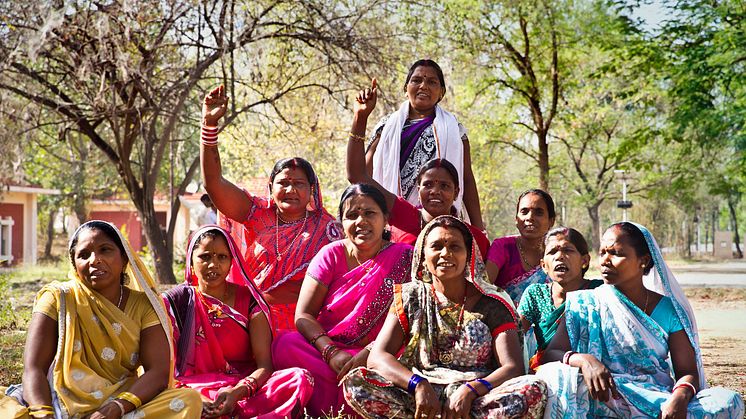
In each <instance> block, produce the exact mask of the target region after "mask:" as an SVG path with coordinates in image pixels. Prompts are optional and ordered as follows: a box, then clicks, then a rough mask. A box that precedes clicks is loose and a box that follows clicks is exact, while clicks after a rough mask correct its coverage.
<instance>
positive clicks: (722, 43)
mask: <svg viewBox="0 0 746 419" xmlns="http://www.w3.org/2000/svg"><path fill="white" fill-rule="evenodd" d="M671 7H672V9H671V10H672V12H673V13H675V14H676V16H677V18H676V19H675V20H673V19H672V20H670V21H668V22H666V23H665V25H664V28H663V30H662V31H661V35H660V36H659V42H660V43H661V45H662V47H663V50H664V51H667V54H666V61H667V62H666V67H665V70H666V71H667V79H668V82H669V88H668V98H669V100H670V102H671V112H670V114H669V120H668V128H669V130H670V131H669V136H670V139H671V140H673V141H676V142H680V143H691V144H692V145H691V146H692V147H699V148H701V149H703V150H704V152H705V153H707V154H711V155H716V156H717V159H716V161H717V164H714V165H708V166H704V167H702V173H704V174H706V176H705V178H706V179H707V180H708V181H709V183H708V184H709V185H710V187H709V194H711V195H713V196H715V197H720V198H721V199H723V200H725V203H726V206H727V208H728V214H729V217H730V220H731V221H730V224H731V228H732V229H733V231H734V239H735V242H736V248H737V252H738V256H739V257H743V252H742V251H741V249H740V236H739V232H738V229H739V219H740V218H742V214H739V213H740V211H738V208H739V206H740V204H741V197H742V195H743V192H744V189H745V188H746V9H744V5H743V2H741V1H732V0H726V1H721V2H709V1H701V0H686V1H680V2H677V3H675V4H674V5H672V6H671Z"/></svg>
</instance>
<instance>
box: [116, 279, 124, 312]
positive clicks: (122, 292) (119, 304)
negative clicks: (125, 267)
mask: <svg viewBox="0 0 746 419" xmlns="http://www.w3.org/2000/svg"><path fill="white" fill-rule="evenodd" d="M122 297H124V285H123V284H122V283H121V282H120V283H119V301H118V302H117V308H118V309H120V310H121V309H122V308H121V307H120V306H121V305H122Z"/></svg>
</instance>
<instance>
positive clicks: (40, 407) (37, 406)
mask: <svg viewBox="0 0 746 419" xmlns="http://www.w3.org/2000/svg"><path fill="white" fill-rule="evenodd" d="M28 410H54V407H52V406H49V405H46V404H32V405H29V407H28Z"/></svg>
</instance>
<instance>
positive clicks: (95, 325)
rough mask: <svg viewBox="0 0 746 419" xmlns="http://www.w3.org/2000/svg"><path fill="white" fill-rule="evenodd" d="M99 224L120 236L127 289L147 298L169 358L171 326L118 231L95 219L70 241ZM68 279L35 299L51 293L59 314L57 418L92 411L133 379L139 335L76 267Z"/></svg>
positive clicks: (54, 386)
mask: <svg viewBox="0 0 746 419" xmlns="http://www.w3.org/2000/svg"><path fill="white" fill-rule="evenodd" d="M97 223H98V224H99V226H100V225H101V223H103V224H106V225H108V226H109V227H111V230H113V231H115V232H116V234H117V235H118V238H119V241H120V242H121V243H122V246H123V247H124V250H125V253H126V255H127V259H128V261H129V263H127V267H126V269H125V273H126V274H127V276H128V277H129V278H130V281H129V284H127V287H128V288H130V289H131V290H134V291H140V292H144V293H145V295H146V296H147V298H148V301H149V302H150V305H151V306H152V307H153V309H154V310H155V312H156V314H157V315H158V319H159V321H160V323H161V326H162V327H163V330H164V332H165V333H166V337H167V339H168V345H169V354H173V348H174V346H173V341H172V336H173V334H172V331H171V322H170V320H169V317H168V314H167V312H166V308H165V306H164V304H163V302H162V300H161V298H160V297H159V295H158V293H157V291H156V288H155V281H154V280H153V278H152V276H151V275H150V273H149V272H148V270H147V269H146V268H145V265H144V264H143V263H142V261H141V260H140V258H139V257H138V256H137V254H136V253H135V252H134V251H133V250H132V248H131V246H130V244H129V243H128V242H127V240H126V239H125V238H124V237H123V236H122V233H121V232H120V231H119V229H117V228H116V227H114V226H113V225H112V224H110V223H107V222H105V221H98V220H94V221H89V222H87V223H85V224H83V225H81V226H80V227H79V228H78V230H77V231H76V232H75V235H73V237H76V236H77V235H78V233H79V232H80V231H81V230H82V229H90V228H97V226H96V224H97ZM70 244H71V245H72V242H71V243H70ZM71 264H72V262H71ZM68 279H69V280H68V281H65V282H53V283H51V284H49V285H47V286H45V287H44V288H42V292H40V293H39V295H41V294H42V293H43V291H48V292H51V293H52V295H54V297H55V300H56V303H57V307H58V309H59V315H58V319H57V322H58V328H59V329H58V344H57V353H56V355H55V359H54V362H53V363H52V366H51V369H52V379H51V383H50V384H51V388H52V391H53V392H55V393H56V398H57V399H58V400H59V401H60V402H61V403H60V404H59V406H56V407H59V408H60V409H62V410H63V412H60V413H63V415H70V416H72V415H75V414H79V413H86V412H90V411H92V410H95V409H96V408H97V407H98V406H100V405H101V404H102V403H104V402H105V401H106V400H107V399H108V398H110V397H115V396H116V395H117V394H119V392H121V391H124V389H127V388H129V387H130V386H131V385H132V383H133V382H134V381H135V380H136V379H137V376H138V367H139V365H140V362H139V353H138V351H139V341H140V330H139V328H138V325H137V323H136V322H134V321H133V320H132V319H130V318H128V317H127V316H125V315H124V313H123V312H122V311H121V310H119V309H118V308H117V307H116V305H114V304H112V303H111V302H110V301H109V300H107V299H106V298H104V297H103V296H101V295H100V294H98V293H97V292H96V291H94V290H92V289H91V288H89V287H88V285H87V284H86V283H85V282H84V281H83V280H82V279H81V278H80V277H79V276H78V274H77V272H76V270H75V267H74V265H73V266H72V267H71V269H70V272H69V273H68ZM169 362H170V363H171V368H169V371H171V372H170V376H169V387H172V385H173V356H170V359H169Z"/></svg>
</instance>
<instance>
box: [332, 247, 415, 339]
mask: <svg viewBox="0 0 746 419" xmlns="http://www.w3.org/2000/svg"><path fill="white" fill-rule="evenodd" d="M340 243H341V242H340ZM334 245H336V244H332V245H331V246H334ZM411 260H412V247H411V246H409V245H407V244H403V243H390V244H389V245H388V246H387V247H386V248H385V249H383V250H382V251H381V252H380V253H379V254H378V255H377V256H376V257H374V258H373V259H370V260H368V261H366V262H364V263H363V264H362V265H360V266H357V267H355V268H353V269H352V270H350V271H349V272H347V273H346V274H344V275H343V276H342V278H340V279H339V282H340V284H342V285H341V286H339V287H334V288H330V290H329V295H327V297H326V301H327V304H326V305H325V306H324V307H323V308H322V310H321V312H320V313H319V316H318V320H319V323H320V324H321V326H322V327H324V329H326V331H327V333H328V336H329V337H330V338H331V339H332V340H334V341H335V342H338V343H342V344H344V345H347V346H364V344H365V343H367V342H372V341H373V340H374V339H375V337H376V336H377V335H378V332H379V331H380V330H381V327H383V320H384V318H385V317H386V313H388V310H389V307H390V306H391V302H392V300H393V296H394V285H395V284H402V283H404V282H406V281H408V280H409V275H408V273H409V269H410V265H411ZM364 342H365V343H364Z"/></svg>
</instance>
